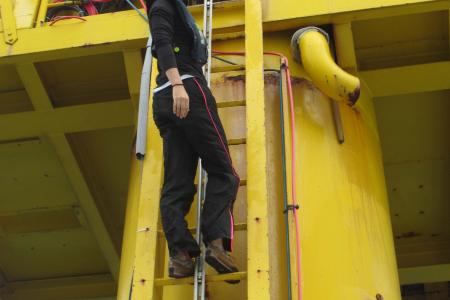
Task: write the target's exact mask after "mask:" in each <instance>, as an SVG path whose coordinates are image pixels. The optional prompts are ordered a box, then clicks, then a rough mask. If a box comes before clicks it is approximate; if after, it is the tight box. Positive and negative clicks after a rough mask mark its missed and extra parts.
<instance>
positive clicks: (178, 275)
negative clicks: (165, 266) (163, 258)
mask: <svg viewBox="0 0 450 300" xmlns="http://www.w3.org/2000/svg"><path fill="white" fill-rule="evenodd" d="M192 276H194V274H193V273H192V274H179V273H175V270H174V268H169V277H170V278H175V279H181V278H187V277H192Z"/></svg>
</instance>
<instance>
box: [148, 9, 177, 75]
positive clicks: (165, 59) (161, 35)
mask: <svg viewBox="0 0 450 300" xmlns="http://www.w3.org/2000/svg"><path fill="white" fill-rule="evenodd" d="M149 19H150V28H151V34H152V38H153V45H154V46H155V50H156V56H157V58H158V64H159V66H160V68H161V69H162V71H163V72H166V71H167V70H168V69H171V68H176V67H177V62H176V59H175V54H174V52H173V35H174V15H173V14H172V13H171V12H170V11H167V10H165V9H162V8H159V7H158V8H156V7H153V8H152V9H150V11H149Z"/></svg>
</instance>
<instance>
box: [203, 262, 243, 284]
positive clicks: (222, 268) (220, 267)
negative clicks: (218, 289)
mask: <svg viewBox="0 0 450 300" xmlns="http://www.w3.org/2000/svg"><path fill="white" fill-rule="evenodd" d="M205 261H206V262H207V263H208V265H210V266H211V267H213V269H214V270H216V271H217V272H218V273H219V274H228V273H235V272H238V269H237V268H229V267H228V266H226V265H225V264H223V263H222V262H221V261H220V260H219V259H218V258H217V257H214V256H210V255H206V257H205ZM225 282H226V283H230V284H238V283H239V282H241V281H240V280H225Z"/></svg>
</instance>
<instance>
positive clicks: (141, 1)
mask: <svg viewBox="0 0 450 300" xmlns="http://www.w3.org/2000/svg"><path fill="white" fill-rule="evenodd" d="M139 2H140V3H141V5H142V8H143V9H144V10H145V11H147V5H145V2H144V0H139Z"/></svg>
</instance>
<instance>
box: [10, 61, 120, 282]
mask: <svg viewBox="0 0 450 300" xmlns="http://www.w3.org/2000/svg"><path fill="white" fill-rule="evenodd" d="M16 69H17V73H18V74H19V77H20V79H21V80H22V83H23V86H24V87H25V89H26V91H27V93H28V96H29V98H30V101H31V103H32V104H33V106H34V108H35V109H36V111H51V110H52V109H53V105H52V103H51V100H50V98H49V96H48V95H47V92H46V90H45V87H44V85H43V83H42V81H41V78H40V77H39V74H38V72H37V70H36V68H35V66H34V64H21V65H18V66H17V67H16ZM47 138H48V140H49V141H50V143H51V144H52V145H53V147H54V149H55V152H56V155H57V156H58V158H59V160H60V162H61V164H62V166H63V167H64V170H65V172H66V175H67V178H68V179H69V181H70V183H71V185H72V187H73V190H74V192H75V194H76V195H77V198H78V201H79V203H80V210H81V211H83V212H84V215H85V216H86V218H87V220H88V222H89V229H90V230H91V231H92V233H93V235H94V236H95V238H96V240H97V242H98V244H99V247H100V250H101V251H102V253H103V255H104V257H105V259H106V261H107V263H108V266H109V269H110V271H111V274H112V275H113V277H114V278H115V279H118V273H119V254H118V252H117V250H116V248H115V246H114V243H113V240H112V239H111V236H110V233H109V232H108V229H107V226H105V223H104V221H103V219H102V216H101V214H100V212H99V210H98V207H97V205H96V202H95V199H94V197H93V196H92V194H91V191H90V189H89V186H88V183H87V182H86V180H85V178H84V175H83V173H82V171H81V169H80V166H79V165H78V161H77V159H76V158H75V155H74V153H73V151H72V148H71V146H70V144H69V142H68V140H67V138H66V136H65V135H64V133H59V134H49V135H47Z"/></svg>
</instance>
